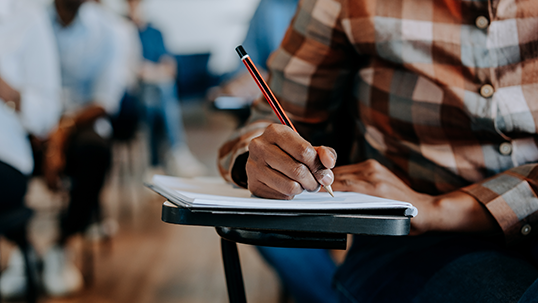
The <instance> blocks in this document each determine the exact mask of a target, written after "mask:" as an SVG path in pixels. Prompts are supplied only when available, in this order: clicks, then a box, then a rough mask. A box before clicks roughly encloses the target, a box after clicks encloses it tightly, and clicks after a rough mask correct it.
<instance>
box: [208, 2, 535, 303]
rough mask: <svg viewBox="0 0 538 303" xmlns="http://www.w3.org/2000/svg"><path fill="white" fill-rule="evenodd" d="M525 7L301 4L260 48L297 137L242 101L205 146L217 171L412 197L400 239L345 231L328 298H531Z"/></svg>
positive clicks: (530, 9) (293, 190)
mask: <svg viewBox="0 0 538 303" xmlns="http://www.w3.org/2000/svg"><path fill="white" fill-rule="evenodd" d="M536 14H538V7H537V6H536V5H534V3H532V2H514V1H510V0H500V1H494V2H490V1H483V2H471V1H456V0H443V1H419V0H416V1H415V0H412V1H385V0H366V1H360V2H359V1H357V2H355V1H336V0H304V1H301V4H300V5H299V8H298V11H297V14H296V16H295V18H294V21H293V23H292V25H291V26H290V28H289V29H288V31H287V33H286V36H285V38H284V40H283V42H282V45H281V46H280V48H279V49H278V50H277V51H276V52H275V53H274V54H273V55H272V56H271V59H270V61H269V69H270V72H271V74H270V81H269V85H270V86H271V88H272V89H273V92H274V93H275V95H276V97H277V98H278V99H279V101H280V102H281V104H282V106H283V107H284V109H285V110H286V111H287V113H288V116H289V117H290V118H291V119H292V120H293V122H294V124H295V126H296V128H297V129H298V130H299V133H300V135H299V134H297V133H295V132H293V131H292V130H291V129H290V128H288V127H286V126H283V125H280V124H278V122H277V121H278V120H277V119H276V118H275V115H274V113H273V112H272V110H271V109H270V108H269V106H268V104H267V103H266V102H265V100H263V99H259V100H257V101H256V102H255V103H254V104H253V106H252V115H251V119H250V120H249V121H248V124H247V125H246V126H245V127H244V128H242V129H240V130H238V131H237V133H236V134H235V135H234V136H233V137H232V138H231V139H230V140H229V141H228V142H227V143H225V144H224V145H223V146H222V147H221V149H220V153H219V155H220V156H221V157H220V159H219V163H220V170H221V173H222V175H223V176H224V177H225V178H226V180H228V181H231V182H234V183H236V184H237V185H240V186H243V187H248V189H249V190H250V191H251V192H252V193H253V194H255V195H257V196H261V197H267V198H279V199H292V198H293V197H294V196H295V195H298V194H300V193H301V192H302V191H303V190H305V189H306V190H310V191H312V190H317V189H319V188H320V184H322V185H329V184H332V188H333V190H335V191H355V192H361V193H366V194H370V195H375V196H380V197H384V198H391V199H396V200H402V201H407V202H411V203H413V204H414V205H415V206H416V207H417V208H418V215H417V216H416V217H415V218H413V219H411V228H412V230H411V235H410V236H406V237H380V236H355V237H354V239H353V246H352V247H351V249H350V251H349V252H348V254H347V257H346V260H345V261H344V263H343V264H342V265H341V266H339V268H338V269H337V271H336V274H335V275H334V277H333V285H334V287H335V290H336V291H337V293H338V295H339V300H340V301H341V302H517V301H518V300H519V302H535V300H536V297H537V296H538V281H537V280H536V279H537V278H538V270H537V268H536V267H535V264H536V263H535V262H536V261H538V260H537V257H538V254H537V252H538V249H537V248H538V247H537V246H536V244H537V242H536V234H537V233H536V229H537V228H538V221H537V219H536V216H535V213H536V211H537V210H538V204H537V203H536V201H537V189H536V186H535V185H536V182H537V181H538V174H536V172H537V171H538V167H537V165H536V164H535V163H536V161H537V160H538V146H537V143H536V140H535V138H536V133H537V127H536V121H537V119H538V116H537V113H536V110H535V108H536V107H537V106H538V99H537V98H538V97H537V95H536V93H535V92H536V90H537V88H538V77H537V74H536V73H535V72H534V69H535V65H536V64H535V62H536V60H537V59H536V58H538V51H537V50H536V48H534V47H533V45H534V44H536V41H538V35H537V33H538V31H537V26H536V25H535V23H534V21H533V20H534V19H533V18H534V17H533V16H535V15H536ZM272 121H274V122H276V123H277V124H274V123H272ZM327 146H330V147H327ZM331 147H333V148H334V149H333V148H331ZM337 152H338V164H337ZM335 165H336V166H335ZM302 265H303V266H310V267H315V266H317V264H302ZM291 278H293V277H291Z"/></svg>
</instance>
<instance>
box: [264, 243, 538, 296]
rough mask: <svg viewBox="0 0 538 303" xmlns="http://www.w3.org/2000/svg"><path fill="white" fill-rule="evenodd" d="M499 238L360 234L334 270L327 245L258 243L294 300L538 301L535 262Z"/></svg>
mask: <svg viewBox="0 0 538 303" xmlns="http://www.w3.org/2000/svg"><path fill="white" fill-rule="evenodd" d="M495 243H500V242H498V240H496V241H489V240H487V239H484V238H479V237H477V238H473V237H464V236H453V235H446V236H418V237H381V236H355V238H354V241H353V246H352V248H351V249H350V250H349V252H348V255H347V258H346V260H345V261H344V263H343V264H342V265H341V266H339V267H338V268H336V266H335V265H334V262H333V261H332V259H331V257H330V255H329V254H328V252H327V251H326V250H320V249H300V248H272V247H258V250H259V251H260V253H261V254H262V256H263V257H264V259H265V260H266V261H267V262H268V263H269V264H270V265H271V266H273V268H274V269H275V270H276V272H277V273H278V276H279V278H280V279H281V282H282V283H283V284H284V285H285V287H287V289H288V290H289V292H290V293H291V294H292V296H293V297H294V299H295V302H297V303H302V302H348V303H350V302H352V303H358V302H361V303H363V302H390V303H393V302H399V303H400V302H410V303H427V302H440V303H444V302H447V303H448V302H458V303H459V302H463V303H465V302H469V303H471V302H473V303H474V302H503V303H505V302H514V303H531V302H538V270H537V269H536V267H535V266H534V265H533V262H532V261H531V260H529V259H528V258H526V257H525V256H524V255H523V254H521V253H520V252H519V251H517V250H515V249H508V248H505V247H503V246H502V245H497V244H495Z"/></svg>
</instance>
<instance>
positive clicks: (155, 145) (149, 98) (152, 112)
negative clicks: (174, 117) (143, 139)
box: [141, 84, 164, 166]
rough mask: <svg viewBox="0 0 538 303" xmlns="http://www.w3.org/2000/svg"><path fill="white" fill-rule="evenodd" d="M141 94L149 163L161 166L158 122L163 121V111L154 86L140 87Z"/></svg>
mask: <svg viewBox="0 0 538 303" xmlns="http://www.w3.org/2000/svg"><path fill="white" fill-rule="evenodd" d="M141 92H142V93H141V98H142V101H143V104H144V111H145V119H146V125H147V127H148V133H149V141H150V142H149V145H150V146H149V148H150V162H151V165H152V166H158V165H159V164H161V159H160V152H159V151H160V148H159V147H160V142H161V140H160V133H159V130H160V129H159V122H161V120H163V118H162V116H163V115H164V109H163V107H162V104H161V102H160V93H159V90H158V89H157V88H156V87H155V86H154V85H150V84H144V85H142V89H141Z"/></svg>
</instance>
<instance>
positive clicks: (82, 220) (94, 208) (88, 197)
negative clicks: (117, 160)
mask: <svg viewBox="0 0 538 303" xmlns="http://www.w3.org/2000/svg"><path fill="white" fill-rule="evenodd" d="M111 162H112V143H111V141H110V140H109V139H106V138H103V137H101V136H100V135H99V134H97V133H96V132H95V130H94V129H93V128H92V127H86V128H82V129H79V130H77V131H76V132H75V133H74V134H73V135H71V137H70V138H69V143H68V147H67V151H66V167H65V174H66V175H67V176H69V178H70V180H71V187H70V189H69V205H68V206H67V210H66V211H65V212H64V213H63V214H62V219H61V223H60V228H61V236H60V242H64V241H66V240H67V238H68V237H70V236H71V235H73V234H75V233H78V232H81V231H84V230H85V229H86V228H87V227H88V226H89V225H90V224H91V223H92V220H94V219H95V218H96V217H99V216H100V213H99V212H100V209H101V208H100V205H99V196H100V194H101V190H102V188H103V185H104V182H105V178H106V175H107V173H108V171H109V169H110V165H111Z"/></svg>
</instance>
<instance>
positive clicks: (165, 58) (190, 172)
mask: <svg viewBox="0 0 538 303" xmlns="http://www.w3.org/2000/svg"><path fill="white" fill-rule="evenodd" d="M140 2H141V1H140V0H128V1H127V3H128V4H129V17H130V18H131V20H133V22H134V23H135V24H136V25H137V26H138V31H139V35H140V41H141V43H142V54H143V57H144V61H143V63H142V66H141V68H140V71H139V77H140V82H141V88H140V98H141V99H142V103H143V104H144V107H145V114H146V123H147V126H148V128H149V137H150V157H151V159H150V164H151V166H152V167H153V168H158V167H159V166H162V165H163V164H165V160H164V157H163V156H161V155H162V153H161V150H160V146H161V140H160V136H159V135H160V133H159V128H158V125H159V123H160V122H162V124H163V128H164V133H165V136H166V139H167V143H168V146H167V147H168V150H169V151H170V156H171V158H172V160H173V163H174V165H175V167H166V168H165V169H169V170H171V173H173V174H176V175H179V176H182V177H195V176H200V175H203V174H205V173H206V167H205V166H204V165H203V164H202V163H200V161H198V159H196V157H194V156H193V155H192V153H191V151H190V149H189V146H188V144H187V138H186V135H185V130H184V124H183V119H182V114H181V106H180V102H179V100H178V97H177V85H176V81H175V79H176V73H177V62H176V60H175V59H174V57H173V56H172V55H171V54H170V53H169V52H168V51H167V49H166V47H165V44H164V39H163V36H162V34H161V32H160V31H159V30H158V29H157V28H155V27H153V26H152V25H151V24H149V23H147V22H145V21H144V20H143V18H142V17H141V15H140Z"/></svg>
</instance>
